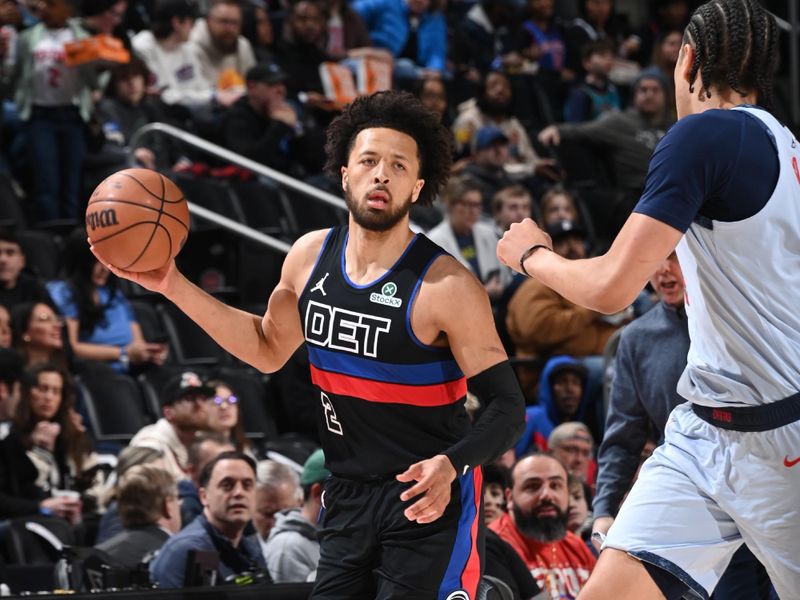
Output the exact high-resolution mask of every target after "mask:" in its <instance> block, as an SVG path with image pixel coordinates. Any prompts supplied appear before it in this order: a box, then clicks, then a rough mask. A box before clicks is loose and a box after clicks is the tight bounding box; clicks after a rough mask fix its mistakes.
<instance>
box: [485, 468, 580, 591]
mask: <svg viewBox="0 0 800 600" xmlns="http://www.w3.org/2000/svg"><path fill="white" fill-rule="evenodd" d="M567 477H568V476H567V469H566V468H565V467H564V465H563V464H561V463H560V462H559V461H558V460H556V459H555V458H553V457H552V456H549V455H547V454H529V455H527V456H524V457H522V458H520V459H519V460H518V461H517V462H516V463H515V464H514V467H513V469H512V470H511V489H510V490H508V491H507V492H506V494H507V496H508V505H509V510H510V512H509V514H504V515H502V516H501V517H500V518H499V519H497V520H496V521H495V522H493V523H492V524H491V525H490V526H489V528H490V529H492V530H494V531H495V532H496V533H497V534H498V535H499V536H500V537H501V538H502V539H503V540H505V541H506V542H508V543H509V544H510V545H511V546H512V547H513V548H514V550H516V551H517V553H518V554H519V555H520V557H521V558H522V560H523V561H524V562H525V565H526V566H527V567H528V569H530V571H531V574H532V575H533V576H534V578H535V579H536V583H537V584H538V585H539V587H540V588H541V589H542V590H544V591H545V592H546V594H545V597H547V598H552V599H553V600H559V599H567V598H575V597H577V595H578V592H579V591H580V590H581V588H582V587H583V585H584V584H585V583H586V580H587V579H588V578H589V574H590V573H591V571H592V569H593V568H594V565H595V558H594V556H593V555H592V553H591V552H590V551H589V549H588V547H587V546H586V544H584V543H583V541H582V540H581V539H580V538H579V537H577V536H576V535H575V534H573V533H571V532H570V531H568V530H567V508H568V505H569V488H568V486H567Z"/></svg>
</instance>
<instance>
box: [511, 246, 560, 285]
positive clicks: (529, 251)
mask: <svg viewBox="0 0 800 600" xmlns="http://www.w3.org/2000/svg"><path fill="white" fill-rule="evenodd" d="M539 248H547V249H548V250H550V247H549V246H545V245H544V244H534V245H533V246H531V247H530V248H528V249H527V250H525V252H523V253H522V256H520V257H519V270H520V271H522V272H523V274H524V275H525V276H526V277H531V274H530V273H528V271H527V269H526V268H525V261H526V260H527V259H528V257H529V256H530V255H531V254H533V253H534V252H535V251H536V250H538V249H539ZM550 251H551V252H552V250H550Z"/></svg>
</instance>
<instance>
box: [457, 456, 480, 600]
mask: <svg viewBox="0 0 800 600" xmlns="http://www.w3.org/2000/svg"><path fill="white" fill-rule="evenodd" d="M472 485H473V490H474V498H475V518H474V519H473V520H472V525H471V527H470V532H469V536H470V540H471V541H472V550H471V551H470V553H469V558H467V564H466V565H465V566H464V572H463V573H462V574H461V587H463V588H464V589H465V590H467V592H468V593H469V597H470V598H476V597H477V595H478V582H479V581H480V579H481V557H480V554H478V523H479V520H481V519H483V513H482V511H481V500H482V499H483V470H482V469H481V468H480V467H475V469H474V470H473V473H472Z"/></svg>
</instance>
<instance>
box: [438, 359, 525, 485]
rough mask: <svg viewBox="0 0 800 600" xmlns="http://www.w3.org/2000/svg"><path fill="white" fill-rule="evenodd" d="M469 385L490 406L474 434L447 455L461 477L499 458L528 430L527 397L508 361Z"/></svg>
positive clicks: (448, 451)
mask: <svg viewBox="0 0 800 600" xmlns="http://www.w3.org/2000/svg"><path fill="white" fill-rule="evenodd" d="M469 383H470V387H471V388H473V389H474V391H475V393H476V394H477V396H478V397H479V398H480V400H481V402H483V403H485V404H486V405H487V406H486V410H484V411H483V414H482V415H481V418H480V419H478V421H477V422H476V423H475V425H474V426H473V428H472V431H470V432H469V433H468V434H467V435H466V436H465V437H464V438H463V439H462V440H461V441H459V442H458V443H456V444H455V445H453V446H452V447H451V448H449V449H448V450H446V451H445V452H444V454H445V455H446V456H447V457H448V458H449V459H450V462H452V463H453V467H455V470H456V473H457V474H458V475H463V474H464V472H465V471H466V470H467V469H468V468H473V467H476V466H478V465H483V464H487V463H490V462H491V461H493V460H495V459H496V458H498V457H499V456H500V455H501V454H503V452H505V451H506V450H508V449H509V448H511V446H513V445H514V443H515V442H516V441H517V439H518V438H519V437H520V435H522V431H523V430H524V428H525V398H524V397H523V395H522V390H520V388H519V383H518V382H517V378H516V376H515V375H514V371H513V369H512V368H511V365H510V364H509V362H508V361H507V360H504V361H503V362H501V363H498V364H496V365H494V366H492V367H489V368H488V369H486V370H485V371H483V372H481V373H478V374H477V375H475V376H474V377H470V379H469Z"/></svg>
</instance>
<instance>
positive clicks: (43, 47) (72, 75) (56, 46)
mask: <svg viewBox="0 0 800 600" xmlns="http://www.w3.org/2000/svg"><path fill="white" fill-rule="evenodd" d="M74 39H75V36H74V35H73V33H72V30H71V29H69V28H68V27H64V28H62V29H47V30H46V32H45V35H44V37H43V38H42V39H41V41H39V43H38V44H36V46H34V48H33V76H32V80H31V81H32V83H33V104H34V105H35V106H70V105H76V106H77V104H78V95H79V93H80V82H79V79H78V73H77V72H76V70H75V69H73V68H71V67H68V66H67V65H65V64H64V59H65V57H66V54H65V52H64V44H66V43H68V42H71V41H73V40H74Z"/></svg>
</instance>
